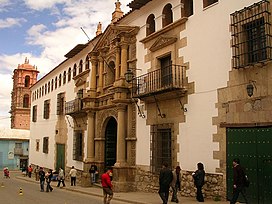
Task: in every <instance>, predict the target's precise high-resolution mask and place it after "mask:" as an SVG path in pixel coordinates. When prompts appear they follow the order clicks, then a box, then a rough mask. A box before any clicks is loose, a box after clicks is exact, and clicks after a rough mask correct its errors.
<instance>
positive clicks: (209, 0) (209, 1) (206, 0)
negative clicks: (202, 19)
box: [203, 0, 218, 8]
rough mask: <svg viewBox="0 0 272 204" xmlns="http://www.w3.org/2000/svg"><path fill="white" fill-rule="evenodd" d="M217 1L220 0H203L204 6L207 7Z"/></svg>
mask: <svg viewBox="0 0 272 204" xmlns="http://www.w3.org/2000/svg"><path fill="white" fill-rule="evenodd" d="M216 2H218V0H203V8H206V7H208V6H210V5H212V4H214V3H216Z"/></svg>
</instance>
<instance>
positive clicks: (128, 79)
mask: <svg viewBox="0 0 272 204" xmlns="http://www.w3.org/2000/svg"><path fill="white" fill-rule="evenodd" d="M133 78H134V74H133V72H132V70H131V69H127V72H126V73H125V80H126V82H128V83H129V82H131V81H132V80H133Z"/></svg>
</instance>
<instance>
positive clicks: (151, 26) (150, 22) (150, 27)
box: [146, 14, 155, 36]
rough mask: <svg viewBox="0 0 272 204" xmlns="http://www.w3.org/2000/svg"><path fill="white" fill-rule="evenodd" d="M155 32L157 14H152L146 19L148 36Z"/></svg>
mask: <svg viewBox="0 0 272 204" xmlns="http://www.w3.org/2000/svg"><path fill="white" fill-rule="evenodd" d="M154 32H155V16H154V14H150V15H149V16H148V18H147V20H146V36H148V35H150V34H151V33H154Z"/></svg>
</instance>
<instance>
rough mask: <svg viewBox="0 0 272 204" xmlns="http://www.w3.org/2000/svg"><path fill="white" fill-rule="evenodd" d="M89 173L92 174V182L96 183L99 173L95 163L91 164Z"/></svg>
mask: <svg viewBox="0 0 272 204" xmlns="http://www.w3.org/2000/svg"><path fill="white" fill-rule="evenodd" d="M89 173H90V176H91V183H92V184H93V183H96V175H97V174H98V171H97V166H96V165H95V164H92V165H91V168H90V169H89Z"/></svg>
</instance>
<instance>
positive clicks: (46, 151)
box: [43, 137, 49, 154]
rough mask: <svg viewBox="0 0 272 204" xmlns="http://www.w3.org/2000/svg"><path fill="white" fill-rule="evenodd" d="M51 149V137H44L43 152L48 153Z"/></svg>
mask: <svg viewBox="0 0 272 204" xmlns="http://www.w3.org/2000/svg"><path fill="white" fill-rule="evenodd" d="M48 149H49V137H44V138H43V153H45V154H48Z"/></svg>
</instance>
